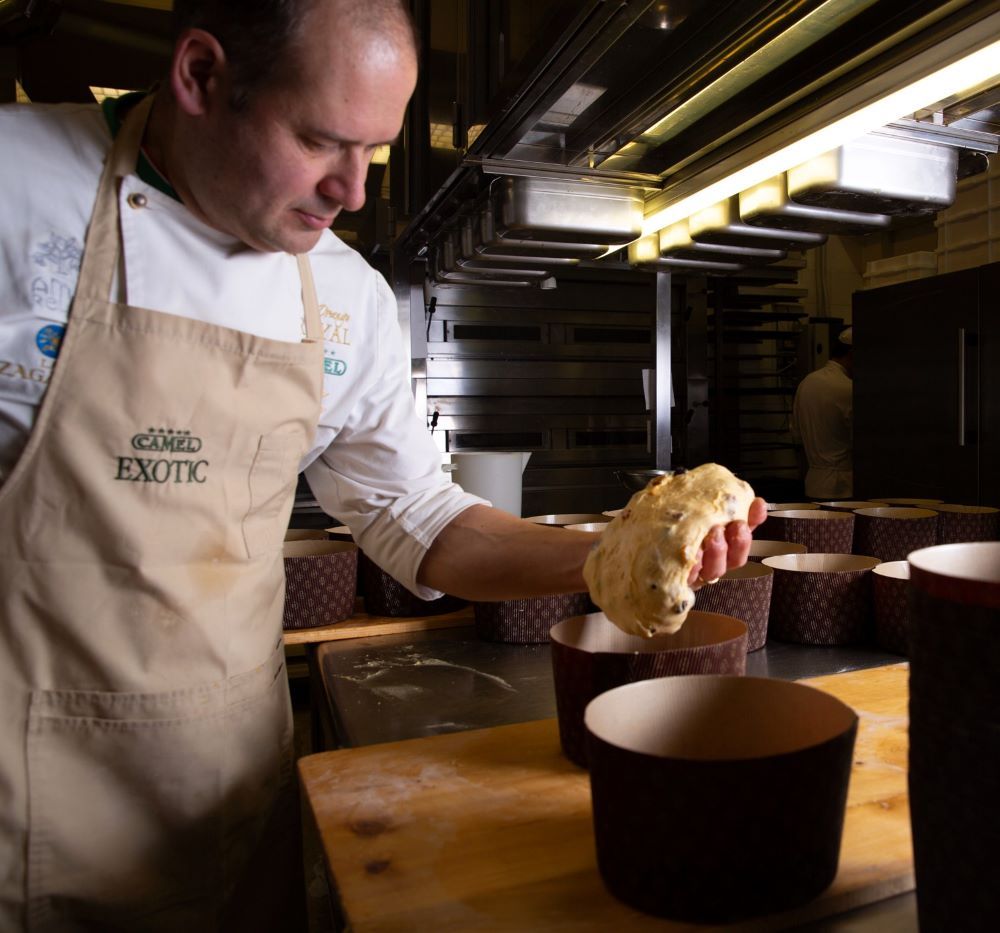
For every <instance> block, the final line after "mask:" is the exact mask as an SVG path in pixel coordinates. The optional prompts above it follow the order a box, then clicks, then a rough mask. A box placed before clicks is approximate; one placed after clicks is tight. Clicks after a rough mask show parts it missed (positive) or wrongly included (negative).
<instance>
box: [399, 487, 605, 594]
mask: <svg viewBox="0 0 1000 933" xmlns="http://www.w3.org/2000/svg"><path fill="white" fill-rule="evenodd" d="M598 537H599V535H598V534H597V533H592V532H586V531H570V530H567V529H565V528H555V527H551V526H547V525H539V524H536V523H535V522H527V521H524V520H523V519H519V518H515V517H514V516H513V515H509V514H508V513H507V512H502V511H500V510H499V509H491V508H488V507H486V506H482V505H476V506H473V507H472V508H470V509H466V510H465V511H464V512H462V513H460V514H459V515H458V516H457V517H456V518H455V519H454V520H453V521H452V522H451V523H450V524H449V525H448V526H447V527H446V528H445V529H444V530H443V531H442V532H441V533H440V534H439V535H438V536H437V538H436V539H435V540H434V543H433V544H432V545H431V547H430V549H429V550H428V552H427V554H426V556H425V557H424V559H423V561H422V562H421V564H420V572H419V573H418V574H417V579H418V580H419V581H420V583H422V584H424V585H426V586H431V587H433V588H434V589H438V590H442V591H444V592H446V593H451V594H452V595H454V596H460V597H462V598H463V599H476V600H500V599H519V598H524V597H529V596H545V595H549V594H552V593H582V592H586V590H587V585H586V583H585V582H584V580H583V563H584V561H585V560H586V558H587V554H588V552H589V551H590V549H591V547H593V545H594V544H595V543H596V542H597V540H598Z"/></svg>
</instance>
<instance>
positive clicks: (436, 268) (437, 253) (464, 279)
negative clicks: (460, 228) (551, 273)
mask: <svg viewBox="0 0 1000 933" xmlns="http://www.w3.org/2000/svg"><path fill="white" fill-rule="evenodd" d="M442 246H443V244H440V243H439V244H438V245H437V246H436V247H435V248H434V249H432V250H431V252H430V256H429V257H428V262H427V274H428V277H429V278H430V280H431V281H433V282H436V283H437V284H438V285H490V286H492V285H501V286H512V287H517V288H530V287H531V286H536V287H540V288H552V287H554V280H553V279H550V278H546V279H541V280H539V279H537V278H512V277H510V276H509V275H508V276H504V275H486V274H483V273H473V272H463V271H461V270H456V269H452V268H448V267H446V266H445V264H444V262H443V260H444V256H443V253H444V250H443V248H442Z"/></svg>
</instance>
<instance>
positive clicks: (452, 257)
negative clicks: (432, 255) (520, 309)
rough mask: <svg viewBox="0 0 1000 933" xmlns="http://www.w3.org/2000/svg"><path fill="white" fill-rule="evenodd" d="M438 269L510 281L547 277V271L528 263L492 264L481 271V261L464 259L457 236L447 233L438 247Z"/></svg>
mask: <svg viewBox="0 0 1000 933" xmlns="http://www.w3.org/2000/svg"><path fill="white" fill-rule="evenodd" d="M439 250H440V252H439V257H440V268H441V270H442V271H443V272H466V273H473V274H475V275H479V274H480V273H482V272H483V271H485V273H486V274H487V275H490V276H498V277H500V278H511V279H526V280H529V281H530V280H532V279H544V278H545V277H546V276H548V275H549V271H548V269H546V268H544V267H540V266H534V267H532V266H531V264H530V263H522V264H521V265H520V266H515V265H508V264H504V263H500V262H494V263H493V264H492V265H491V266H490V267H489V268H487V269H486V270H483V266H482V263H483V261H482V260H479V261H478V262H477V261H476V260H475V259H471V260H470V259H466V258H465V257H464V256H463V255H462V252H461V246H460V242H459V235H458V234H457V233H449V234H447V235H445V236H444V237H443V238H442V239H441V241H440V245H439Z"/></svg>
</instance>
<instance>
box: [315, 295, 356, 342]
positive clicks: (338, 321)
mask: <svg viewBox="0 0 1000 933" xmlns="http://www.w3.org/2000/svg"><path fill="white" fill-rule="evenodd" d="M319 319H320V323H321V324H322V326H323V339H324V340H325V341H326V342H327V343H335V344H338V345H340V346H342V347H349V346H350V345H351V315H350V314H348V312H346V311H334V310H333V309H332V308H328V307H327V306H326V305H320V306H319Z"/></svg>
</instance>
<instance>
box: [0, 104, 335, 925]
mask: <svg viewBox="0 0 1000 933" xmlns="http://www.w3.org/2000/svg"><path fill="white" fill-rule="evenodd" d="M150 103H151V101H150V100H147V101H145V102H144V103H143V104H141V105H139V106H137V107H136V108H135V110H134V112H133V113H132V114H131V115H130V116H129V118H128V119H127V120H126V123H125V126H124V127H123V129H122V131H121V133H120V134H119V136H118V138H117V140H116V141H115V144H114V147H113V149H112V151H111V154H110V156H109V157H108V162H107V165H106V167H105V170H104V174H103V176H102V178H101V183H100V188H99V190H98V194H97V200H96V202H95V206H94V213H93V216H92V218H91V222H90V227H89V229H88V233H87V240H86V248H85V251H84V257H83V264H82V267H81V270H80V278H79V284H78V287H77V292H76V298H75V300H74V302H73V306H72V310H71V314H70V318H69V326H68V329H67V332H66V336H65V340H64V342H63V346H62V350H61V353H60V356H59V359H58V362H57V364H56V366H55V370H54V373H53V377H52V381H51V384H50V386H49V388H48V391H47V392H46V395H45V397H44V399H43V404H42V406H41V409H40V411H39V414H38V419H37V422H36V424H35V426H34V430H33V432H32V434H31V437H30V439H29V442H28V445H27V447H26V448H25V450H24V453H23V455H22V457H21V459H20V461H19V462H18V464H17V467H16V468H15V470H14V471H13V472H12V473H11V475H10V477H9V478H8V479H7V481H6V483H5V484H4V486H3V487H2V489H0V593H2V594H3V595H2V610H0V612H2V616H0V931H3V933H7V931H9V930H20V929H27V930H31V931H33V933H34V931H59V933H72V931H78V930H88V931H89V930H95V931H98V930H99V931H101V933H110V931H117V930H122V931H129V933H141V931H146V930H155V931H171V933H174V931H182V933H198V931H215V930H219V929H229V928H234V929H240V930H250V929H261V930H276V929H279V928H280V924H279V925H275V921H272V920H269V919H268V915H267V909H268V907H272V906H274V904H275V902H276V901H277V898H278V892H277V891H276V890H275V889H276V888H278V887H280V879H279V877H278V874H279V873H280V870H279V869H276V868H274V866H273V865H270V866H269V865H268V864H267V857H268V856H272V857H273V859H274V861H276V862H283V863H284V864H285V865H286V867H287V865H288V860H289V859H298V858H299V853H298V851H291V852H282V851H281V844H282V843H287V842H288V840H289V839H290V838H291V834H290V833H289V832H288V829H289V825H290V824H288V823H285V824H282V823H281V819H283V818H285V817H288V818H290V819H294V814H290V813H288V812H287V811H286V812H285V814H284V816H282V811H281V807H287V806H288V790H289V788H293V787H294V783H293V781H292V778H293V773H292V764H291V715H290V712H291V711H290V705H289V697H288V687H287V681H286V678H285V669H284V653H283V648H282V640H281V610H282V601H283V599H284V573H283V565H282V558H281V543H282V537H283V532H284V530H285V528H286V527H287V524H288V518H289V515H290V512H291V507H292V503H293V499H294V490H295V480H296V473H297V470H298V464H299V460H300V457H301V456H302V454H303V452H304V451H305V450H306V447H307V444H308V443H309V442H310V440H311V438H312V435H313V432H314V430H315V426H316V423H317V418H318V415H319V404H320V392H321V381H322V342H321V339H320V329H319V313H318V308H317V304H316V300H315V293H314V291H313V287H312V279H311V276H310V274H309V266H308V261H307V260H306V259H305V258H304V257H299V270H300V274H301V276H302V280H303V303H304V305H305V307H306V335H307V339H306V340H304V341H303V342H302V343H284V342H280V341H275V340H266V339H263V338H260V337H255V336H252V335H250V334H246V333H242V332H240V331H235V330H230V329H227V328H223V327H217V326H212V325H208V324H204V323H202V322H199V321H194V320H189V319H186V318H181V317H176V316H174V315H170V314H164V313H158V312H154V311H149V310H147V309H145V308H135V307H129V306H127V305H123V304H116V303H113V302H111V301H109V300H108V296H109V295H110V294H111V288H112V283H113V278H114V271H115V268H116V265H117V262H118V256H119V252H120V240H119V235H118V203H119V196H118V190H119V180H120V178H121V177H123V176H125V175H128V174H129V173H130V172H132V171H133V170H134V167H135V163H136V154H137V150H138V143H139V139H140V138H141V135H142V130H143V126H144V123H145V119H146V116H147V114H148V110H149V105H150ZM175 274H183V270H176V273H175ZM267 826H270V827H271V830H277V831H276V832H274V834H273V837H271V838H268V839H266V841H265V842H264V843H263V844H261V840H262V838H263V837H264V834H265V833H266V832H267V829H266V827H267ZM251 862H252V863H253V865H254V866H255V871H256V874H255V875H252V876H251V875H248V869H247V866H248V863H251ZM269 872H275V874H269ZM254 898H256V900H254ZM279 906H282V905H280V904H279ZM234 911H236V912H235V913H234ZM240 911H242V913H243V914H244V915H245V917H250V918H252V920H253V921H254V922H249V921H247V920H246V919H245V918H241V917H240V916H238V913H239V912H240Z"/></svg>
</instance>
